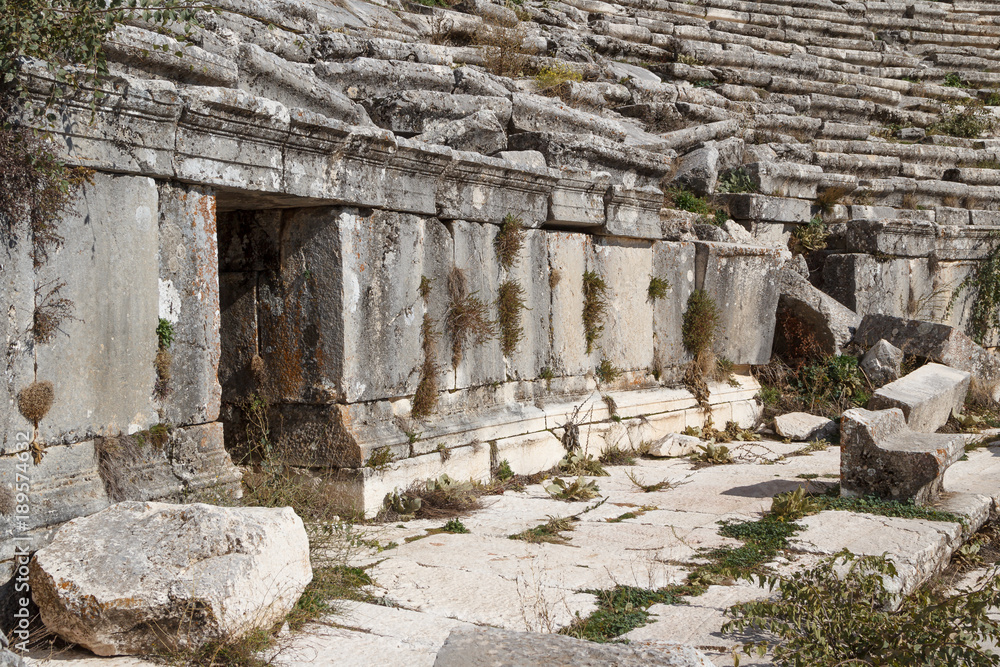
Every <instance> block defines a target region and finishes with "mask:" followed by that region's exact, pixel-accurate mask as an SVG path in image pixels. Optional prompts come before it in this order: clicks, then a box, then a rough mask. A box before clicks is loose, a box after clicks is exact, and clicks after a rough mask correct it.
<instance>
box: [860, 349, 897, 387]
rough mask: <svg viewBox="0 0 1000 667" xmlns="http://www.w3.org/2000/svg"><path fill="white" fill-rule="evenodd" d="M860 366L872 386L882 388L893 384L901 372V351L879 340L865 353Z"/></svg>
mask: <svg viewBox="0 0 1000 667" xmlns="http://www.w3.org/2000/svg"><path fill="white" fill-rule="evenodd" d="M860 366H861V370H863V371H864V372H865V375H866V376H868V379H869V380H871V381H872V383H873V384H876V385H878V386H882V385H884V384H888V383H890V382H895V381H896V380H898V379H899V375H900V373H901V372H902V366H903V351H902V350H900V349H899V348H898V347H896V346H895V345H893V344H892V343H890V342H889V341H887V340H886V339H884V338H881V339H879V341H878V342H877V343H875V344H874V345H873V346H872V347H871V348H870V349H869V350H868V351H867V352H865V356H864V358H863V359H861V364H860Z"/></svg>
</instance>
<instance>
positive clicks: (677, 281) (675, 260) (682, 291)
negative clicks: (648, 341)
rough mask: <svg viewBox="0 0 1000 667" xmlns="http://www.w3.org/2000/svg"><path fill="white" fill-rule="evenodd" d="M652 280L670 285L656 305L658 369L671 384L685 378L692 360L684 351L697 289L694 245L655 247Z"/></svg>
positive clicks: (666, 244) (655, 348) (654, 312)
mask: <svg viewBox="0 0 1000 667" xmlns="http://www.w3.org/2000/svg"><path fill="white" fill-rule="evenodd" d="M652 277H658V278H660V279H662V280H666V281H668V282H669V283H670V290H669V292H668V294H667V297H666V298H664V299H657V300H656V301H654V302H653V304H652V306H653V354H654V361H653V364H654V369H655V370H656V371H657V372H659V374H660V380H661V381H663V382H671V381H674V380H679V379H680V377H681V376H682V375H683V367H684V366H685V365H686V364H687V363H688V362H689V361H690V360H691V355H690V354H689V353H688V352H687V350H685V349H684V342H683V340H682V337H681V324H682V322H683V321H684V309H685V307H686V305H687V300H688V297H689V296H691V292H693V291H694V289H695V247H694V244H693V243H667V242H658V243H654V244H653V271H652Z"/></svg>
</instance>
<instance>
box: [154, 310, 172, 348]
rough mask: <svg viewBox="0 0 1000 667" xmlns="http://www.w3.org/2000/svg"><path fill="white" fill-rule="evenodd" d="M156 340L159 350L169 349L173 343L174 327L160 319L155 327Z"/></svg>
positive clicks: (167, 321) (168, 321) (165, 320)
mask: <svg viewBox="0 0 1000 667" xmlns="http://www.w3.org/2000/svg"><path fill="white" fill-rule="evenodd" d="M156 339H157V340H158V341H159V345H160V348H162V349H164V350H166V349H169V348H170V345H171V343H173V342H174V325H173V324H171V323H170V320H167V319H164V318H162V317H161V318H160V322H159V323H158V324H157V325H156Z"/></svg>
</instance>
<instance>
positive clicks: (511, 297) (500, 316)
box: [496, 278, 528, 357]
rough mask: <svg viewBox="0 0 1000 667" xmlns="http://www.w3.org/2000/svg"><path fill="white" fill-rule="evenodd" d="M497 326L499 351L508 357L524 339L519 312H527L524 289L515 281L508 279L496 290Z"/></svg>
mask: <svg viewBox="0 0 1000 667" xmlns="http://www.w3.org/2000/svg"><path fill="white" fill-rule="evenodd" d="M496 306H497V325H498V327H499V329H500V350H501V351H502V352H503V353H504V355H505V356H508V357H509V356H510V355H511V354H513V353H514V350H516V349H517V344H518V343H519V342H520V341H521V339H523V338H524V329H523V328H522V327H521V311H522V310H527V309H528V306H527V305H526V304H525V302H524V288H523V287H521V285H520V283H518V282H517V281H516V280H513V279H510V278H508V279H507V280H505V281H503V282H502V283H500V287H499V289H498V290H497V302H496Z"/></svg>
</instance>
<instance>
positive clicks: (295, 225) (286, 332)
mask: <svg viewBox="0 0 1000 667" xmlns="http://www.w3.org/2000/svg"><path fill="white" fill-rule="evenodd" d="M357 215H358V213H357V209H352V208H342V207H317V208H307V209H289V210H287V211H284V212H283V213H282V221H281V242H280V243H281V254H280V262H279V263H278V264H277V266H276V267H275V268H274V269H272V270H271V271H265V272H262V273H261V274H260V275H259V281H258V284H257V300H258V323H259V327H260V355H261V357H262V358H263V361H264V369H265V370H264V374H265V376H266V377H265V381H266V383H267V385H268V387H269V388H270V393H271V395H272V398H273V399H275V400H278V401H286V402H291V403H326V402H330V401H335V400H342V399H343V395H344V394H343V387H342V386H340V384H339V378H340V377H341V372H342V369H343V334H344V324H343V305H344V302H345V300H350V299H360V292H350V290H351V289H352V288H353V289H355V290H356V289H357V287H358V286H357V284H353V285H352V286H351V287H347V286H345V284H344V281H343V280H342V274H341V265H342V264H341V253H340V245H341V244H340V226H341V224H347V225H350V224H353V221H354V219H355V218H356V217H357ZM345 292H346V293H347V294H345Z"/></svg>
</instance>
